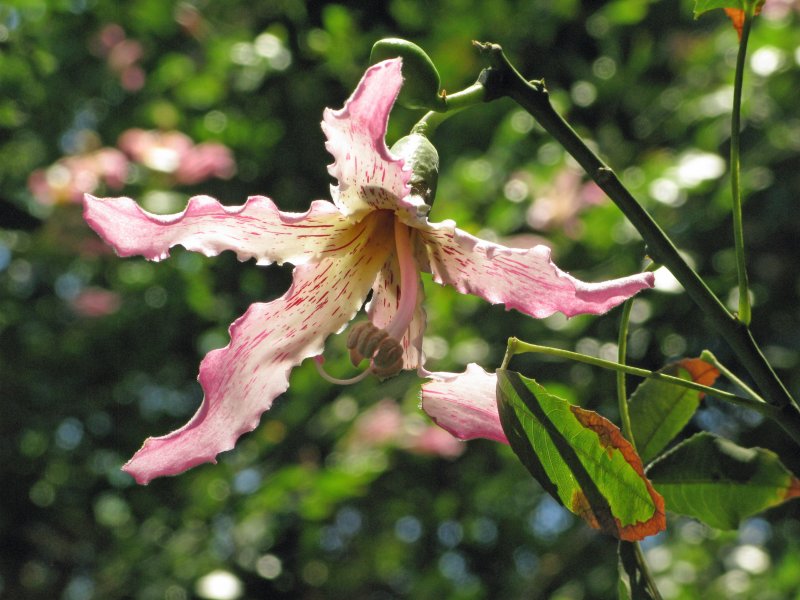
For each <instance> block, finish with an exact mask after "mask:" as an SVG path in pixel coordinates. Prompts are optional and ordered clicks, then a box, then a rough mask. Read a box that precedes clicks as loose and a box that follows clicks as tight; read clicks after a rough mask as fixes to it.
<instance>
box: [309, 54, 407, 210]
mask: <svg viewBox="0 0 800 600" xmlns="http://www.w3.org/2000/svg"><path fill="white" fill-rule="evenodd" d="M400 66H401V61H400V59H393V60H386V61H383V62H380V63H378V64H376V65H374V66H372V67H370V68H369V69H367V72H366V73H364V76H363V77H362V78H361V81H360V83H359V84H358V87H356V90H355V91H354V92H353V95H352V96H350V98H349V99H348V100H347V102H346V103H345V105H344V108H342V109H340V110H336V111H334V110H331V109H329V108H327V109H325V113H324V114H323V118H322V130H323V131H324V132H325V136H326V137H327V139H328V141H327V142H326V143H325V147H326V148H327V149H328V152H330V153H331V154H332V155H333V158H334V162H333V164H331V165H330V166H329V167H328V172H329V173H330V174H331V175H332V176H333V177H335V178H336V179H337V181H338V182H339V185H338V186H332V187H331V194H332V196H333V201H334V202H335V203H336V205H337V206H338V207H339V208H340V209H341V210H342V211H343V212H345V213H347V214H355V213H363V212H364V211H367V210H370V209H379V208H386V209H389V210H396V209H397V208H402V207H407V206H406V205H407V204H408V203H403V202H401V200H402V199H403V198H404V197H405V196H407V195H408V185H407V184H408V180H409V178H410V177H411V172H410V171H406V170H404V168H403V161H402V160H401V159H399V158H396V157H394V156H392V154H391V153H390V152H389V149H388V148H387V147H386V142H385V141H384V137H385V136H386V124H387V122H388V120H389V112H390V111H391V110H392V105H394V101H395V99H396V98H397V94H398V92H399V91H400V87H401V86H402V85H403V77H402V75H401V72H400ZM408 206H410V205H408Z"/></svg>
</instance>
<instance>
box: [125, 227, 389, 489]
mask: <svg viewBox="0 0 800 600" xmlns="http://www.w3.org/2000/svg"><path fill="white" fill-rule="evenodd" d="M390 232H391V218H390V215H387V214H385V213H374V216H373V215H370V216H369V217H368V218H367V219H365V220H364V221H363V222H362V223H361V224H359V232H358V235H357V236H355V237H354V238H353V240H352V242H351V244H350V245H349V246H348V247H346V248H342V249H341V250H340V252H339V253H338V254H337V255H335V256H333V257H329V258H325V259H323V260H322V261H321V262H319V263H312V264H307V265H301V266H299V267H296V268H295V270H294V279H293V282H292V285H291V287H290V288H289V290H288V291H287V292H286V294H284V295H283V296H282V297H281V298H278V299H277V300H274V301H273V302H269V303H257V304H253V305H251V306H250V308H249V309H248V310H247V312H246V313H245V314H244V315H243V316H242V317H241V318H239V319H238V320H237V321H236V322H234V323H233V325H231V328H230V336H231V341H230V343H229V344H228V345H227V346H226V347H225V348H221V349H219V350H213V351H211V352H209V353H208V354H207V355H206V357H205V358H204V359H203V362H202V363H201V365H200V376H199V380H200V384H201V385H202V387H203V390H204V391H205V398H204V399H203V403H202V404H201V406H200V408H199V409H198V411H197V413H195V415H194V416H193V417H192V419H191V420H190V421H189V422H188V423H187V424H186V425H184V426H183V427H182V428H180V429H178V430H176V431H173V432H172V433H170V434H168V435H165V436H163V437H157V438H148V439H147V440H146V441H145V443H144V445H143V446H142V448H141V449H140V450H139V451H138V452H137V453H136V454H135V455H134V456H133V458H131V460H130V461H129V462H128V463H127V464H126V465H125V466H124V467H123V468H124V470H125V471H127V472H128V473H130V474H131V475H133V476H134V477H135V478H136V481H138V482H139V483H147V482H149V481H150V480H151V479H153V478H154V477H160V476H162V475H175V474H177V473H180V472H182V471H185V470H186V469H189V468H191V467H193V466H195V465H198V464H201V463H204V462H216V459H215V457H216V455H217V454H218V453H220V452H224V451H225V450H230V449H231V448H233V446H234V444H235V443H236V440H237V438H238V437H239V436H240V435H242V434H243V433H246V432H248V431H252V430H253V429H254V428H255V427H256V426H257V425H258V422H259V418H260V416H261V413H263V412H264V411H266V410H268V409H269V408H270V406H272V402H273V400H274V399H275V398H276V397H277V396H278V395H279V394H281V393H282V392H284V391H285V390H286V388H287V387H288V385H289V372H290V371H291V369H292V368H293V367H294V366H296V365H298V364H300V362H302V361H303V360H304V359H305V358H308V357H310V356H315V355H317V354H319V353H320V352H321V351H322V348H323V343H324V340H325V338H326V337H327V336H328V335H330V334H331V333H334V332H336V331H339V330H340V329H341V328H342V327H344V325H346V324H347V322H348V321H350V319H352V318H353V316H354V315H355V313H356V312H357V311H358V310H359V309H360V308H361V304H362V303H363V301H364V298H365V296H366V295H367V293H368V291H369V289H370V286H371V285H372V282H373V281H374V280H375V275H376V274H377V272H378V269H380V267H381V265H382V264H383V262H384V261H385V260H386V256H387V254H388V252H389V250H390V248H391V247H390V245H389V243H388V242H387V240H391V235H390Z"/></svg>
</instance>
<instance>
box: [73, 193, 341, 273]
mask: <svg viewBox="0 0 800 600" xmlns="http://www.w3.org/2000/svg"><path fill="white" fill-rule="evenodd" d="M83 215H84V218H85V219H86V222H87V223H88V224H89V226H90V227H91V228H92V229H94V230H95V231H96V232H97V233H98V234H99V235H100V237H102V238H103V239H104V240H105V241H106V242H107V243H108V244H110V245H111V246H113V247H114V249H115V250H116V251H117V253H118V254H119V255H120V256H133V255H142V256H144V257H145V258H147V259H150V260H161V259H164V258H166V257H167V256H169V249H170V248H172V247H173V246H177V245H181V246H183V247H185V248H186V249H188V250H193V251H195V252H201V253H203V254H205V255H206V256H216V255H217V254H219V253H220V252H222V251H223V250H233V251H234V252H236V255H237V256H238V258H239V260H247V259H250V258H255V259H256V260H257V261H258V263H259V264H269V263H272V262H277V263H283V262H291V263H294V264H303V263H306V262H308V261H310V260H315V259H316V258H317V257H318V256H320V255H321V254H323V253H325V252H328V251H330V250H332V249H335V248H336V247H338V246H339V245H341V243H342V238H343V236H344V237H346V236H349V235H350V234H349V233H348V232H349V231H350V230H352V228H353V226H354V225H353V221H352V220H351V219H349V218H348V217H346V216H345V215H343V214H342V213H341V212H340V211H339V210H338V209H337V208H336V207H335V206H334V205H333V204H332V203H330V202H326V201H323V200H317V201H315V202H312V203H311V207H310V208H309V209H308V211H307V212H304V213H288V212H281V211H279V210H278V208H277V207H276V206H275V204H274V203H273V202H272V200H270V199H269V198H265V197H263V196H253V197H251V198H249V199H248V200H247V202H245V204H243V205H242V206H223V205H222V204H220V203H219V202H217V201H216V200H214V199H213V198H210V197H209V196H195V197H194V198H192V199H191V200H189V204H188V205H187V206H186V209H185V210H184V211H183V212H181V213H178V214H174V215H154V214H152V213H149V212H147V211H145V210H143V209H142V208H141V207H139V205H138V204H136V202H134V201H133V200H131V199H130V198H102V199H101V198H95V197H94V196H90V195H88V194H87V195H86V197H85V198H84V211H83Z"/></svg>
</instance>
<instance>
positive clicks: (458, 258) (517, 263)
mask: <svg viewBox="0 0 800 600" xmlns="http://www.w3.org/2000/svg"><path fill="white" fill-rule="evenodd" d="M418 231H420V233H421V235H422V238H423V239H424V240H425V243H426V245H427V247H428V255H429V258H430V266H431V272H432V273H433V278H434V280H435V281H436V282H438V283H442V284H448V285H452V286H453V287H455V288H456V289H457V290H458V291H459V292H461V293H463V294H474V295H476V296H480V297H481V298H484V299H485V300H488V301H489V302H491V303H492V304H505V306H506V309H507V310H508V309H512V308H515V309H517V310H519V311H520V312H523V313H525V314H527V315H530V316H532V317H536V318H543V317H547V316H550V315H552V314H553V313H554V312H556V311H561V312H562V313H564V314H565V315H566V316H568V317H572V316H574V315H579V314H585V313H589V314H601V313H604V312H606V311H608V310H610V309H611V308H613V307H614V306H616V305H617V304H619V303H621V302H623V301H624V300H626V299H628V298H630V297H631V296H633V295H634V294H636V293H637V292H638V291H640V290H642V289H644V288H650V287H653V274H652V273H637V274H635V275H630V276H628V277H622V278H620V279H612V280H610V281H604V282H601V283H585V282H583V281H580V280H578V279H575V278H574V277H572V276H571V275H569V274H568V273H565V272H564V271H562V270H561V269H559V268H558V267H557V266H556V265H555V264H554V263H553V261H552V260H551V259H550V249H549V248H547V247H546V246H541V245H539V246H534V247H533V248H529V249H519V248H507V247H505V246H500V245H498V244H494V243H492V242H487V241H485V240H481V239H480V238H476V237H474V236H472V235H470V234H468V233H466V232H464V231H461V230H460V229H457V228H456V227H455V223H453V222H452V221H444V222H442V223H429V224H428V225H427V226H426V227H425V228H424V229H422V228H420V229H419V230H418Z"/></svg>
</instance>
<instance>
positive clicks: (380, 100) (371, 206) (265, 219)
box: [84, 59, 653, 483]
mask: <svg viewBox="0 0 800 600" xmlns="http://www.w3.org/2000/svg"><path fill="white" fill-rule="evenodd" d="M400 68H401V61H400V59H393V60H387V61H384V62H381V63H378V64H376V65H374V66H372V67H371V68H369V69H368V70H367V72H366V73H365V74H364V76H363V78H362V79H361V82H360V83H359V84H358V87H357V88H356V90H355V92H353V95H352V96H351V97H350V99H349V100H348V101H347V102H346V103H345V105H344V108H342V109H341V110H336V111H334V110H331V109H326V110H325V113H324V116H323V122H322V128H323V130H324V133H325V135H326V137H327V143H326V147H327V149H328V151H329V152H330V153H331V154H332V155H333V157H334V162H333V164H331V165H330V166H329V168H328V170H329V172H330V174H331V175H332V176H333V177H335V178H336V180H337V182H338V185H334V186H331V195H332V199H333V202H329V201H325V200H316V201H314V202H312V203H311V206H310V208H309V209H308V211H307V212H305V213H287V212H281V211H279V210H278V209H277V208H276V206H275V205H274V204H273V202H272V201H271V200H270V199H268V198H266V197H263V196H255V197H251V198H249V199H248V200H247V202H246V203H245V204H244V205H242V206H236V207H229V206H223V205H222V204H220V203H219V202H217V201H216V200H214V199H213V198H210V197H208V196H197V197H194V198H192V199H191V200H190V201H189V204H188V206H187V207H186V209H185V210H184V211H183V212H182V213H179V214H176V215H170V216H157V215H153V214H150V213H147V212H145V211H144V210H142V209H141V208H140V207H139V206H138V205H137V204H136V203H135V202H134V201H133V200H131V199H130V198H107V199H98V198H94V197H92V196H87V197H86V199H85V211H84V216H85V219H86V221H87V222H88V223H89V225H90V226H91V227H92V228H93V229H94V230H95V231H96V232H97V233H98V234H100V236H101V237H102V238H103V239H104V240H105V241H106V242H108V243H109V244H111V245H112V246H113V247H114V248H115V250H116V251H117V253H118V254H119V255H120V256H132V255H141V256H144V257H145V258H147V259H150V260H161V259H163V258H166V257H167V256H168V255H169V249H170V248H171V247H173V246H175V245H181V246H183V247H184V248H186V249H188V250H192V251H196V252H201V253H203V254H205V255H207V256H214V255H216V254H218V253H220V252H221V251H223V250H232V251H234V252H236V254H237V256H238V258H239V259H240V260H247V259H250V258H255V259H256V262H257V263H258V264H269V263H272V262H277V263H279V264H281V263H284V262H290V263H292V264H294V265H295V268H294V272H293V281H292V284H291V286H290V288H289V290H288V291H287V292H286V293H285V294H284V295H283V296H281V297H280V298H278V299H277V300H274V301H272V302H268V303H255V304H253V305H251V306H250V307H249V308H248V310H247V311H246V312H245V314H244V315H243V316H242V317H240V318H239V319H237V320H236V321H235V322H234V323H233V324H232V325H231V327H230V331H229V333H230V343H229V344H228V345H227V346H226V347H224V348H221V349H218V350H213V351H211V352H209V353H208V355H206V357H205V358H204V359H203V361H202V363H201V365H200V374H199V377H198V379H199V381H200V384H201V386H202V387H203V390H204V392H205V398H204V399H203V402H202V404H201V406H200V407H199V409H198V411H197V413H196V414H195V415H194V416H193V417H192V419H191V420H190V421H189V422H188V423H187V424H186V425H184V426H183V427H181V428H180V429H178V430H176V431H174V432H172V433H170V434H168V435H165V436H163V437H155V438H148V439H147V440H146V441H145V443H144V445H143V446H142V448H141V449H140V450H139V451H138V452H137V453H136V454H135V455H134V456H133V458H131V460H130V461H129V462H128V463H127V464H126V465H125V466H124V467H123V468H124V470H125V471H127V472H128V473H130V474H132V475H133V476H134V477H135V478H136V480H137V481H138V482H139V483H147V482H149V481H150V480H151V479H153V478H154V477H158V476H162V475H173V474H177V473H180V472H182V471H185V470H186V469H188V468H190V467H193V466H195V465H198V464H201V463H204V462H215V459H216V456H217V454H219V453H220V452H223V451H225V450H229V449H231V448H233V446H234V444H235V442H236V440H237V438H238V437H239V436H240V435H242V434H243V433H246V432H248V431H252V430H253V429H254V428H255V427H256V426H257V425H258V422H259V418H260V416H261V414H262V413H263V412H264V411H266V410H268V409H269V408H270V406H271V405H272V403H273V401H274V400H275V398H276V397H277V396H279V395H280V394H281V393H283V392H284V391H285V390H286V389H287V388H288V386H289V375H290V372H291V370H292V369H293V368H294V367H295V366H297V365H299V364H300V363H301V362H302V361H303V360H304V359H306V358H309V357H318V362H321V353H322V351H323V348H324V343H325V339H326V338H327V337H328V336H329V335H331V334H333V333H336V332H339V331H341V330H343V329H344V328H345V326H346V325H347V324H348V323H349V322H350V321H351V320H352V319H353V318H354V317H355V315H356V314H357V313H358V312H359V310H360V309H361V307H362V305H363V303H364V301H365V299H366V297H367V295H368V294H369V292H370V290H372V299H371V301H370V303H369V305H368V306H367V316H368V320H369V323H368V324H367V325H364V326H360V327H358V328H357V329H355V331H354V333H353V335H351V337H350V340H349V345H350V347H351V356H352V357H353V360H354V362H358V361H359V360H361V359H362V358H364V359H368V360H369V361H370V367H369V368H368V370H367V371H365V372H364V374H367V373H375V374H376V375H378V376H379V377H388V376H391V375H392V374H394V373H396V372H397V371H398V370H399V369H420V370H421V369H422V368H423V355H422V335H423V331H424V329H425V318H426V317H425V312H424V310H423V308H422V299H423V294H422V288H421V286H420V272H430V273H431V275H432V277H433V279H434V280H435V281H436V282H438V283H440V284H447V285H450V286H452V287H454V288H456V289H457V290H458V291H459V292H461V293H469V294H474V295H477V296H480V297H482V298H484V299H486V300H488V301H489V302H491V303H493V304H497V303H503V304H505V306H506V308H507V309H511V308H515V309H517V310H519V311H521V312H523V313H525V314H528V315H531V316H533V317H546V316H548V315H550V314H552V313H554V312H556V311H561V312H563V313H564V314H566V315H567V316H572V315H576V314H580V313H593V314H598V313H602V312H605V311H607V310H608V309H610V308H611V307H613V306H615V305H616V304H618V303H620V302H622V301H623V300H625V299H626V298H628V297H630V296H632V295H633V294H635V293H636V292H637V291H639V290H641V289H643V288H646V287H652V285H653V279H652V275H651V274H649V273H643V274H636V275H632V276H629V277H625V278H621V279H615V280H612V281H607V282H603V283H598V284H589V283H584V282H582V281H579V280H577V279H575V278H574V277H572V276H570V275H568V274H567V273H565V272H563V271H561V270H560V269H559V268H558V267H556V266H555V265H554V264H553V262H552V261H551V260H550V250H549V249H547V248H546V247H544V246H536V247H534V248H530V249H527V250H520V249H512V248H506V247H503V246H500V245H498V244H494V243H491V242H487V241H484V240H481V239H479V238H476V237H474V236H472V235H470V234H468V233H466V232H464V231H461V230H459V229H457V228H456V225H455V223H454V222H453V221H443V222H441V223H432V222H430V221H429V220H428V219H427V213H428V210H429V206H427V204H426V203H425V199H426V195H425V193H424V191H423V192H422V193H421V192H420V189H419V185H415V183H419V181H417V180H416V179H415V173H414V171H412V169H411V165H410V164H407V162H408V161H406V160H404V159H403V158H402V157H400V156H396V155H395V154H393V153H392V152H391V151H390V150H389V149H388V148H387V146H386V144H385V142H384V136H385V133H386V124H387V121H388V117H389V112H390V110H391V108H392V105H393V104H394V101H395V99H396V97H397V94H398V92H399V90H400V87H401V86H402V83H403V79H402V76H401V70H400Z"/></svg>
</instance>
